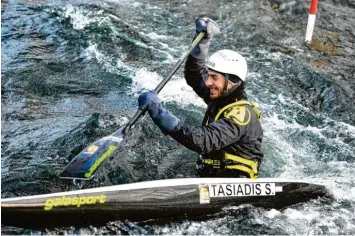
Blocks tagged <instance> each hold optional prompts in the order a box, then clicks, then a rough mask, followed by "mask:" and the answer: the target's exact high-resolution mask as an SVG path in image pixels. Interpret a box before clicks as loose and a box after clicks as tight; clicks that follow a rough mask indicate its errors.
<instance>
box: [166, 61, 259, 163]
mask: <svg viewBox="0 0 355 236" xmlns="http://www.w3.org/2000/svg"><path fill="white" fill-rule="evenodd" d="M207 77H208V70H207V68H206V67H205V61H204V60H199V59H195V58H194V57H192V56H191V55H190V56H189V57H188V59H187V61H186V63H185V79H186V82H187V84H188V85H189V86H191V87H192V88H193V89H194V91H195V92H196V94H197V95H198V96H200V97H201V98H202V99H203V100H204V101H205V102H206V104H207V105H208V108H207V111H206V114H205V118H204V121H203V124H202V126H201V127H194V126H190V125H178V126H177V127H175V129H174V130H173V131H172V132H171V133H169V135H170V136H171V137H172V138H174V139H175V140H176V141H178V142H179V143H180V144H182V145H184V146H185V147H187V148H189V149H191V150H193V151H196V152H197V153H199V154H201V155H202V157H203V158H204V159H206V158H209V159H216V160H217V159H218V160H223V156H224V154H225V153H229V154H233V155H237V156H240V157H243V158H246V159H249V160H255V161H257V162H258V163H260V162H261V161H262V158H263V154H262V152H261V142H262V138H263V130H262V128H261V124H260V122H259V120H258V117H257V114H256V113H255V111H254V110H253V108H252V107H251V106H248V105H245V106H244V107H245V108H242V109H244V113H243V114H245V117H244V119H245V121H248V122H247V123H246V122H244V123H243V122H240V121H239V120H236V119H234V118H233V116H229V115H228V114H226V112H223V114H222V115H221V116H220V117H219V119H218V120H216V121H214V119H215V117H216V115H217V113H218V112H219V111H220V109H222V108H224V107H225V106H227V105H228V104H231V103H234V102H236V101H239V100H246V99H247V98H246V96H245V93H244V88H243V85H242V86H240V87H239V88H237V89H236V90H234V91H233V92H232V93H231V94H230V95H229V96H227V97H224V98H220V99H218V100H215V101H212V100H210V98H209V89H208V88H207V87H206V86H205V83H204V79H206V78H207ZM248 111H249V112H248ZM242 119H243V118H242ZM221 164H222V163H221Z"/></svg>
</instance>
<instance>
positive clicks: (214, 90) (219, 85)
mask: <svg viewBox="0 0 355 236" xmlns="http://www.w3.org/2000/svg"><path fill="white" fill-rule="evenodd" d="M208 75H209V76H208V80H207V81H205V85H206V87H207V88H209V89H210V99H211V100H214V99H217V98H219V97H220V96H221V95H222V93H223V89H224V84H225V83H226V80H225V79H224V77H223V76H222V75H221V74H218V73H216V72H212V71H210V72H208Z"/></svg>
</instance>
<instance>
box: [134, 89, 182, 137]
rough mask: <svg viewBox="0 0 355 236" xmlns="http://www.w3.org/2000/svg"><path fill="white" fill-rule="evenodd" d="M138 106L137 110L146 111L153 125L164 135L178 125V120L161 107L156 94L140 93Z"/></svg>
mask: <svg viewBox="0 0 355 236" xmlns="http://www.w3.org/2000/svg"><path fill="white" fill-rule="evenodd" d="M138 106H139V109H141V110H143V111H144V110H146V111H148V113H149V115H150V117H151V118H152V120H153V121H154V123H155V124H156V125H157V126H158V127H159V128H160V129H161V131H162V132H163V133H164V134H168V133H169V132H171V131H172V130H173V129H174V128H175V127H176V126H177V125H178V124H179V123H180V120H179V119H178V118H176V117H175V116H174V115H172V114H171V113H170V112H169V111H167V110H166V109H165V108H164V107H163V106H162V105H161V103H160V101H159V99H158V97H157V94H156V92H146V93H142V94H141V95H140V96H139V98H138Z"/></svg>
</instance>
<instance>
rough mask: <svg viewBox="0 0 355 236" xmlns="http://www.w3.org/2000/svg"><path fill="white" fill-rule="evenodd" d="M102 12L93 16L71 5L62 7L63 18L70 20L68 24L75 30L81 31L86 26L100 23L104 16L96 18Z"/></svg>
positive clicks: (89, 12) (87, 11) (91, 13)
mask: <svg viewBox="0 0 355 236" xmlns="http://www.w3.org/2000/svg"><path fill="white" fill-rule="evenodd" d="M102 13H103V11H97V12H95V16H94V14H93V12H92V11H89V10H85V9H83V8H79V7H76V6H73V5H67V6H65V7H64V14H63V17H65V18H70V23H71V24H72V25H73V28H74V29H76V30H83V29H84V28H85V27H86V26H87V25H88V24H91V23H93V22H98V21H101V20H103V19H104V18H105V16H101V17H98V16H97V15H100V14H102Z"/></svg>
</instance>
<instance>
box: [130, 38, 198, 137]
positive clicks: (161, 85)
mask: <svg viewBox="0 0 355 236" xmlns="http://www.w3.org/2000/svg"><path fill="white" fill-rule="evenodd" d="M204 36H205V32H201V33H199V34H198V35H197V37H196V38H195V40H194V41H193V42H192V44H191V46H190V47H189V50H188V51H186V52H185V53H184V54H183V55H182V56H181V57H180V59H179V60H178V61H177V62H176V63H175V65H174V67H173V68H172V69H171V70H170V72H169V74H168V75H167V76H166V77H165V78H164V79H163V81H161V82H160V83H159V84H158V86H157V87H156V88H155V89H154V92H156V93H159V92H160V91H161V90H162V89H163V88H164V86H165V85H166V83H167V82H168V81H169V80H170V79H171V77H172V76H173V75H174V74H175V72H176V71H177V70H178V69H179V67H180V66H181V64H182V63H183V62H184V60H185V59H186V58H187V57H188V56H189V54H190V53H191V52H192V50H193V49H194V48H195V47H196V46H197V44H199V43H200V41H201V40H202V39H203V37H204ZM144 112H145V111H144V110H141V109H138V111H137V112H136V114H134V116H133V117H132V118H131V120H130V121H129V122H128V123H127V125H126V128H125V134H126V133H127V132H128V130H129V129H130V128H131V126H132V125H133V124H134V123H136V121H137V120H138V119H139V118H140V117H141V116H142V115H143V114H144Z"/></svg>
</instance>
